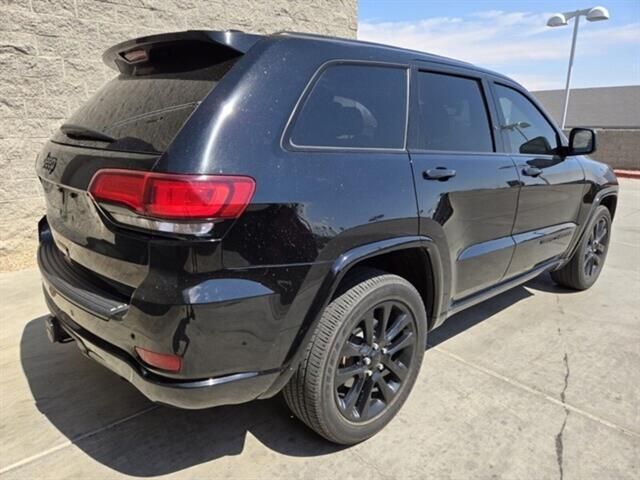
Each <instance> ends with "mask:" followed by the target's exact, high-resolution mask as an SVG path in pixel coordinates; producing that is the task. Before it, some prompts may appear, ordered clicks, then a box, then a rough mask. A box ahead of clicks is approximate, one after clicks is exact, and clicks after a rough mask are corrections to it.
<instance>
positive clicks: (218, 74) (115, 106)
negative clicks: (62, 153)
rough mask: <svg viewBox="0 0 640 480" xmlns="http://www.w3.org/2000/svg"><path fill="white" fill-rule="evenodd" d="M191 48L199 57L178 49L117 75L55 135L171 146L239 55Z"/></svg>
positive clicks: (127, 146)
mask: <svg viewBox="0 0 640 480" xmlns="http://www.w3.org/2000/svg"><path fill="white" fill-rule="evenodd" d="M191 54H192V56H193V57H196V58H193V59H189V58H188V56H187V55H176V56H174V57H173V58H171V59H170V60H166V61H164V62H163V63H162V64H159V65H157V66H153V67H152V68H150V69H149V71H148V72H142V73H140V72H138V73H137V74H136V75H128V74H124V73H121V74H120V75H118V76H117V77H115V78H113V79H112V80H110V81H109V82H107V83H106V84H105V85H104V86H103V87H102V88H101V89H100V90H99V91H98V92H96V93H95V95H93V97H92V98H90V99H89V100H88V101H87V103H86V104H85V105H83V106H82V107H81V108H80V109H79V110H77V111H76V112H75V113H74V114H73V115H72V116H71V118H70V119H69V120H67V122H65V124H64V125H63V127H62V129H61V131H60V132H58V134H57V135H56V137H55V140H56V141H59V142H62V143H72V144H82V145H84V144H91V146H96V147H98V148H106V149H110V150H120V151H132V152H149V153H156V152H163V151H165V150H166V149H167V147H168V146H169V145H170V144H171V142H172V141H173V138H174V137H175V135H176V134H177V133H178V131H179V130H180V128H181V127H182V125H183V124H184V123H185V121H186V120H187V119H188V118H189V115H191V113H192V112H193V111H194V110H195V109H196V107H197V106H198V105H199V104H200V102H201V101H202V100H203V99H204V98H205V97H206V96H207V94H208V93H209V92H210V91H211V90H212V89H213V88H214V87H215V86H216V84H217V83H218V81H219V80H220V79H222V77H223V76H224V74H225V73H226V72H227V71H228V70H229V69H230V68H231V67H232V66H233V64H234V63H235V61H236V59H223V60H222V61H219V62H215V58H214V59H213V61H212V55H211V54H210V53H209V52H208V51H206V50H205V51H202V49H198V50H195V49H194V50H193V51H192V52H191ZM207 54H208V55H207ZM101 135H102V138H101Z"/></svg>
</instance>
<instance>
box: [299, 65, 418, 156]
mask: <svg viewBox="0 0 640 480" xmlns="http://www.w3.org/2000/svg"><path fill="white" fill-rule="evenodd" d="M406 120H407V70H406V69H404V68H396V67H382V66H373V65H348V64H345V65H332V66H330V67H328V68H326V69H325V70H324V71H323V72H322V73H321V74H320V77H319V78H318V80H317V81H316V83H315V85H314V86H313V88H312V90H311V93H310V94H309V95H308V96H307V98H306V99H305V101H304V104H303V106H302V109H301V110H300V111H299V114H298V116H297V118H296V120H295V124H294V126H293V130H292V133H291V143H292V144H293V145H295V146H312V147H338V148H393V149H398V148H404V139H405V128H406Z"/></svg>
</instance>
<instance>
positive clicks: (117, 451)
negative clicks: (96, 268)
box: [20, 287, 533, 477]
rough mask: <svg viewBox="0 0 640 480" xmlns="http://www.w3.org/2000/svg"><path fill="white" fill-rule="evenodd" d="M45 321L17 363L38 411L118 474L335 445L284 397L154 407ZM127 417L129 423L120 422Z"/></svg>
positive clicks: (456, 320) (462, 320) (457, 322)
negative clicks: (50, 333) (248, 452)
mask: <svg viewBox="0 0 640 480" xmlns="http://www.w3.org/2000/svg"><path fill="white" fill-rule="evenodd" d="M531 295H533V293H531V292H529V291H528V289H526V288H524V287H517V288H514V289H512V290H510V291H509V292H506V293H504V294H502V295H500V296H498V297H495V298H494V299H492V300H490V301H487V302H484V303H482V304H480V305H477V306H476V307H473V308H471V309H469V310H467V311H465V312H462V313H460V314H458V315H456V316H455V317H452V318H451V319H450V320H449V321H448V322H446V323H445V324H444V325H443V326H441V327H439V328H438V329H436V330H434V331H433V332H431V333H430V334H429V345H430V346H435V345H439V344H441V343H442V342H445V341H446V340H448V339H449V338H452V337H454V336H455V335H457V334H459V333H461V332H463V331H465V330H467V329H469V328H471V327H473V326H474V325H476V324H478V323H480V322H482V321H484V320H486V319H487V318H490V317H491V316H492V315H494V314H496V313H497V312H499V311H501V310H503V309H505V308H507V307H509V306H510V305H513V304H514V303H516V302H518V301H520V300H522V299H524V298H527V297H529V296H531ZM43 322H44V317H39V318H36V319H33V320H31V321H30V322H28V323H27V325H26V326H25V328H24V330H23V334H22V338H21V344H20V357H21V362H22V368H23V370H24V373H25V375H26V378H27V381H28V384H29V387H30V389H31V393H32V395H33V398H34V400H35V404H36V407H37V408H38V410H39V411H40V412H41V413H42V414H43V415H44V416H45V417H46V418H47V419H48V420H49V421H50V422H51V423H52V424H53V425H54V426H55V427H56V428H57V429H58V430H59V431H60V432H61V433H62V434H64V435H65V436H66V437H67V438H68V439H69V440H70V441H71V442H72V443H73V444H74V445H76V446H77V447H78V448H80V449H81V450H83V451H84V452H85V453H86V454H87V455H89V456H90V457H91V458H93V459H94V460H96V461H98V462H100V463H102V464H104V465H105V466H107V467H109V468H111V469H113V470H116V471H118V472H121V473H124V474H127V475H133V476H138V477H150V476H156V475H164V474H169V473H173V472H177V471H179V470H183V469H186V468H189V467H192V466H195V465H199V464H201V463H207V462H211V461H214V460H216V459H218V458H222V457H225V456H232V455H239V454H241V453H242V452H243V450H244V446H245V442H246V441H247V440H248V437H249V436H253V437H255V438H256V439H257V440H258V441H259V442H261V443H262V444H263V445H265V446H266V447H268V448H270V449H271V450H273V451H275V452H278V453H280V454H283V455H289V456H297V457H313V456H319V455H326V454H330V453H333V452H336V451H338V450H340V449H342V448H345V447H339V446H336V445H332V444H330V443H328V442H326V441H325V440H323V439H322V438H320V437H319V436H317V435H316V434H314V433H313V432H312V431H311V430H309V429H308V428H307V427H305V426H304V425H303V424H302V423H301V422H299V421H298V420H297V419H295V418H294V417H293V416H292V415H291V413H290V412H289V411H288V409H287V407H286V405H285V404H284V402H283V400H282V399H281V398H280V396H278V397H276V398H273V399H269V400H262V401H254V402H250V403H247V404H244V405H232V406H224V407H218V408H212V409H208V410H196V411H187V410H179V409H174V408H170V407H165V406H159V405H154V404H153V403H151V402H150V401H148V400H147V399H146V398H145V397H143V396H142V394H140V393H139V392H138V391H137V390H136V389H135V388H134V387H133V386H131V385H130V384H129V383H127V382H126V381H124V380H122V379H121V378H119V377H118V376H116V375H115V374H113V373H111V372H109V371H107V370H106V369H105V368H103V367H102V366H100V365H98V364H97V363H95V362H93V361H92V360H89V359H87V358H85V357H83V356H82V354H81V353H80V351H79V350H78V349H77V348H76V347H75V345H74V344H73V343H71V344H66V345H58V344H56V345H53V344H51V343H49V341H48V339H47V336H46V333H45V330H44V326H43ZM123 419H124V420H123Z"/></svg>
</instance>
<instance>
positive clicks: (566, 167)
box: [492, 81, 584, 277]
mask: <svg viewBox="0 0 640 480" xmlns="http://www.w3.org/2000/svg"><path fill="white" fill-rule="evenodd" d="M492 89H493V94H494V98H495V102H496V109H497V110H498V117H499V121H500V125H499V130H500V133H501V135H502V137H503V144H504V146H505V151H506V152H508V153H509V154H511V156H512V158H513V161H514V162H515V164H516V168H517V169H518V173H519V175H520V181H521V184H522V188H521V190H520V197H519V200H518V214H517V216H516V221H515V224H514V226H513V238H514V241H515V243H516V249H515V253H514V256H513V260H512V261H511V265H510V266H509V270H508V271H507V277H512V276H516V275H518V274H520V273H523V272H526V271H527V270H530V269H532V268H534V267H535V266H538V265H540V264H543V263H545V262H547V261H551V260H552V259H554V258H555V257H558V256H559V255H562V254H563V253H564V252H565V251H566V249H567V248H568V246H569V244H570V242H571V239H572V237H573V235H575V234H576V232H577V228H576V227H577V225H576V221H577V218H578V210H579V208H580V204H581V201H582V196H583V193H584V172H583V170H582V166H581V165H580V162H579V161H578V159H577V158H576V157H561V156H559V155H557V153H556V152H557V147H558V146H559V145H560V144H561V137H560V134H559V132H558V131H557V130H556V129H555V127H554V126H553V124H552V123H551V122H550V121H549V119H548V118H547V117H546V116H545V114H544V112H543V111H542V110H541V109H540V108H539V107H538V105H537V104H536V103H535V102H534V101H533V100H532V99H531V98H530V97H529V95H528V94H527V93H526V92H525V91H523V90H521V89H520V88H519V87H517V86H516V85H509V84H506V83H499V82H497V81H496V82H493V85H492Z"/></svg>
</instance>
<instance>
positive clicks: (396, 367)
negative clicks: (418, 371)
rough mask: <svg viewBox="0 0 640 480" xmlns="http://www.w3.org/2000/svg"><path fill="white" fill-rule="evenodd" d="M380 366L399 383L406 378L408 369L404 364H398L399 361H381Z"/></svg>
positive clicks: (388, 359)
mask: <svg viewBox="0 0 640 480" xmlns="http://www.w3.org/2000/svg"><path fill="white" fill-rule="evenodd" d="M382 364H383V365H384V366H385V367H386V368H387V369H388V370H389V371H390V372H391V373H393V374H394V375H395V376H396V377H397V378H398V380H400V381H402V380H404V379H405V377H406V376H407V373H409V369H408V368H407V367H406V366H405V365H404V364H402V363H400V362H399V361H395V362H394V361H393V360H391V358H386V359H384V360H383V361H382Z"/></svg>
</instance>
